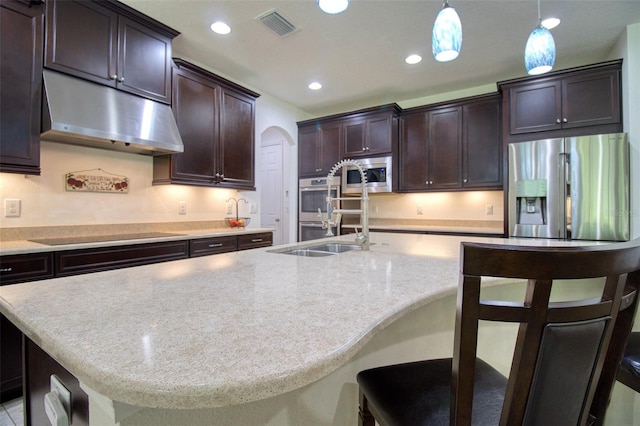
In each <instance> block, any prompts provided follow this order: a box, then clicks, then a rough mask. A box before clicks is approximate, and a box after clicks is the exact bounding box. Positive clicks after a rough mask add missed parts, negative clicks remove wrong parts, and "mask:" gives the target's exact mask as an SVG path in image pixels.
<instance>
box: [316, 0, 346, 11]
mask: <svg viewBox="0 0 640 426" xmlns="http://www.w3.org/2000/svg"><path fill="white" fill-rule="evenodd" d="M318 6H320V9H322V11H323V12H325V13H331V14H336V13H340V12H344V11H345V10H347V7H349V0H318Z"/></svg>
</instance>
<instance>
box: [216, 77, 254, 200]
mask: <svg viewBox="0 0 640 426" xmlns="http://www.w3.org/2000/svg"><path fill="white" fill-rule="evenodd" d="M254 106H255V101H254V99H253V98H251V97H249V96H246V95H243V94H241V93H238V92H235V91H233V90H230V89H227V88H223V89H222V91H221V103H220V140H219V144H220V146H219V151H218V152H219V155H220V159H219V172H220V174H221V175H222V180H221V181H220V185H221V186H226V187H232V188H238V189H250V190H253V189H255V177H254V162H255V159H254V152H255V146H254V136H253V134H254V125H253V120H254Z"/></svg>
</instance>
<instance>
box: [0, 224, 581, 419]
mask: <svg viewBox="0 0 640 426" xmlns="http://www.w3.org/2000/svg"><path fill="white" fill-rule="evenodd" d="M331 240H343V241H353V237H352V236H348V235H345V236H342V237H335V238H332V239H331ZM461 241H483V242H492V243H504V242H505V241H507V240H504V239H501V238H482V237H453V236H440V235H413V234H389V233H372V234H371V242H372V246H371V250H370V251H367V252H360V251H351V252H346V253H342V254H338V255H333V256H326V257H316V258H311V257H299V256H293V255H287V254H281V253H274V252H273V250H280V249H282V248H283V247H285V246H279V247H270V248H263V249H255V250H250V251H243V252H233V253H226V254H220V255H215V256H205V257H199V258H192V259H184V260H178V261H172V262H166V263H160V264H154V265H146V266H139V267H133V268H128V269H119V270H114V271H106V272H99V273H94V274H89V275H78V276H72V277H67V278H56V279H52V280H45V281H36V282H30V283H24V284H16V285H8V286H2V287H0V312H2V313H3V314H4V315H5V316H7V317H8V318H9V319H10V320H11V321H12V322H14V323H15V324H16V325H17V326H18V327H19V328H20V329H21V330H22V331H23V332H24V333H25V334H26V335H27V336H28V337H29V338H31V339H32V340H33V341H34V342H35V343H36V344H38V345H39V346H40V347H42V348H43V349H44V350H45V351H47V352H48V353H49V354H50V355H52V356H53V357H54V358H55V359H56V360H57V361H58V362H59V363H60V364H62V365H63V366H64V367H65V368H67V369H68V370H69V371H70V372H71V373H72V374H74V375H75V376H76V377H77V378H78V379H79V380H80V381H81V382H82V383H84V384H86V385H87V386H89V387H90V388H91V389H93V390H95V391H97V392H99V393H100V394H102V395H104V396H106V397H108V398H110V399H113V400H116V401H120V402H124V403H127V404H131V405H134V406H141V407H152V408H177V409H195V408H207V407H222V406H228V405H233V404H241V403H245V402H250V401H256V400H259V399H263V398H268V397H271V396H275V395H280V394H283V393H286V392H288V391H292V390H294V389H298V388H301V387H303V386H305V385H307V384H310V383H313V382H315V381H317V380H319V379H320V378H322V377H324V376H326V375H327V374H329V373H331V372H332V371H334V370H336V369H337V368H339V367H340V366H341V365H343V364H345V363H346V362H348V361H349V359H351V358H352V357H353V356H354V355H355V354H356V353H357V351H358V350H359V349H360V348H361V347H362V346H363V345H364V344H365V343H366V342H368V341H369V340H370V339H371V337H372V336H374V335H375V334H376V333H377V332H378V331H380V330H381V329H382V328H384V327H385V326H386V325H388V324H390V323H392V322H393V321H394V320H396V319H398V318H400V317H402V316H404V315H406V314H407V313H408V312H411V311H412V310H414V309H417V308H418V307H420V306H423V305H426V304H428V303H430V302H432V301H435V300H438V299H441V298H443V297H445V296H447V295H451V294H453V293H454V292H455V291H456V288H457V282H458V256H459V246H460V242H461ZM508 241H509V243H510V244H520V245H531V244H535V245H549V246H551V245H567V244H576V243H568V242H562V241H546V240H514V239H512V240H508ZM316 242H317V241H314V242H307V244H306V245H311V244H314V243H316Z"/></svg>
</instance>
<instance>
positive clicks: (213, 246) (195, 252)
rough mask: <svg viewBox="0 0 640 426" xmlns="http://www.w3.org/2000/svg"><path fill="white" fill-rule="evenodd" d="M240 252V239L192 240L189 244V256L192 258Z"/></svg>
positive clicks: (234, 237) (233, 237)
mask: <svg viewBox="0 0 640 426" xmlns="http://www.w3.org/2000/svg"><path fill="white" fill-rule="evenodd" d="M237 250H238V238H237V237H236V236H235V235H234V236H232V237H214V238H201V239H198V240H191V241H190V244H189V255H190V256H191V257H197V256H207V255H210V254H219V253H228V252H230V251H237Z"/></svg>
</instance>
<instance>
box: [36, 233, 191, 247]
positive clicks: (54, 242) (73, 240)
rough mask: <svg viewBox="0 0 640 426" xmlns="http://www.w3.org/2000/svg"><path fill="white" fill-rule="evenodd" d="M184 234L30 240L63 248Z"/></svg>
mask: <svg viewBox="0 0 640 426" xmlns="http://www.w3.org/2000/svg"><path fill="white" fill-rule="evenodd" d="M180 235H182V234H172V233H168V232H144V233H140V234H118V235H92V236H87V237H63V238H42V239H34V240H29V241H31V242H33V243H38V244H45V245H48V246H61V245H65V244H82V243H101V242H105V241H122V240H139V239H143V238H161V237H178V236H180Z"/></svg>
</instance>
